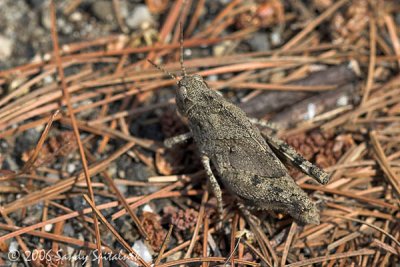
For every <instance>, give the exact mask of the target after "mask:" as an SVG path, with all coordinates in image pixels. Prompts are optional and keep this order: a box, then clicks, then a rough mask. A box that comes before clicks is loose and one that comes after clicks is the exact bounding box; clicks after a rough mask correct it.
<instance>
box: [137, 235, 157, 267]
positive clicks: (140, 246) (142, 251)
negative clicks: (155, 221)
mask: <svg viewBox="0 0 400 267" xmlns="http://www.w3.org/2000/svg"><path fill="white" fill-rule="evenodd" d="M132 248H133V249H134V250H135V251H136V252H137V253H138V254H139V256H140V257H142V259H143V260H144V261H146V262H151V261H153V257H152V256H151V252H150V250H149V248H148V247H147V246H146V244H145V243H143V241H142V240H137V241H136V242H135V243H134V244H133V247H132ZM133 266H138V265H133Z"/></svg>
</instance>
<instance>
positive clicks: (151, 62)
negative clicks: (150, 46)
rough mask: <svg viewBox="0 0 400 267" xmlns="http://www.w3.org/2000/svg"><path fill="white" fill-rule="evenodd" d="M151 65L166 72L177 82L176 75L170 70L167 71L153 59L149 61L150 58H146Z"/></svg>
mask: <svg viewBox="0 0 400 267" xmlns="http://www.w3.org/2000/svg"><path fill="white" fill-rule="evenodd" d="M147 61H148V62H149V63H150V64H151V65H153V66H154V67H156V68H157V69H158V70H160V71H162V72H164V73H165V74H168V75H169V76H170V77H171V78H172V79H174V80H175V81H177V82H178V79H177V78H176V76H175V75H174V74H172V73H171V72H169V71H167V70H166V69H164V68H163V67H162V66H160V65H157V64H156V63H154V62H153V61H151V60H150V59H148V60H147Z"/></svg>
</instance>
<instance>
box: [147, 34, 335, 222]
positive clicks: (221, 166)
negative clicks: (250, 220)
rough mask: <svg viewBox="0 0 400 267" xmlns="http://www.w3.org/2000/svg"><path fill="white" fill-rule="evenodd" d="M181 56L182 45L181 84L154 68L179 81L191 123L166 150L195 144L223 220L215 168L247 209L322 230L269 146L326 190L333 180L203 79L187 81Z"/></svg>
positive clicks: (179, 97)
mask: <svg viewBox="0 0 400 267" xmlns="http://www.w3.org/2000/svg"><path fill="white" fill-rule="evenodd" d="M181 39H182V37H181ZM182 42H183V41H182V40H181V43H182ZM182 50H183V45H182V44H181V71H182V77H180V79H178V78H177V77H176V76H175V75H173V74H171V73H169V72H166V71H165V70H164V69H163V68H162V67H160V66H158V65H156V64H154V63H152V62H150V63H152V64H153V65H154V66H155V67H157V68H158V69H160V70H162V71H164V72H166V73H168V74H169V75H170V76H171V77H172V78H174V79H175V80H176V81H177V85H178V86H177V90H176V104H177V107H178V111H179V112H180V114H181V115H182V116H184V117H186V118H187V119H188V121H189V128H190V133H186V134H183V135H179V136H176V137H173V138H171V139H167V140H166V141H165V144H166V146H167V147H170V146H172V145H174V144H177V143H180V142H183V141H185V140H187V139H189V138H194V141H195V143H196V144H197V146H198V149H199V150H200V154H201V161H202V163H203V166H204V169H205V170H206V173H207V176H208V178H209V182H210V185H211V188H212V191H213V193H214V195H215V197H216V198H217V203H218V212H219V214H220V216H222V213H223V202H222V192H221V187H220V185H219V183H218V181H217V179H216V177H215V175H214V171H213V170H212V168H211V165H213V166H214V168H215V170H216V173H217V174H218V177H219V178H220V180H221V182H222V183H223V184H224V186H225V188H227V189H228V190H229V191H230V193H232V194H233V195H235V196H236V197H237V198H238V199H239V201H240V202H241V203H243V204H244V205H245V206H246V207H249V208H255V209H260V210H276V211H283V212H285V213H289V214H290V215H291V216H292V217H293V218H294V219H295V220H296V221H297V222H298V223H300V224H319V211H318V209H317V207H316V205H315V203H313V202H312V201H311V200H310V198H309V197H308V196H307V194H306V193H305V192H304V191H303V190H302V189H301V188H300V187H299V186H298V185H297V184H296V183H295V182H294V180H293V179H292V177H290V175H289V174H288V171H287V169H286V168H285V166H284V164H283V163H282V162H281V161H280V160H279V158H278V157H277V155H275V154H274V152H273V151H272V149H271V148H270V146H272V147H273V148H274V149H275V150H276V151H279V153H280V154H281V156H284V157H285V158H286V159H288V160H289V161H290V162H292V163H293V164H294V165H295V166H297V167H298V168H299V169H300V170H301V171H303V172H304V173H306V174H308V175H309V176H311V177H312V178H314V179H315V180H316V181H318V182H319V183H321V184H326V183H327V182H328V181H329V177H328V174H327V173H325V172H324V171H322V170H320V169H319V168H318V167H316V166H314V165H313V164H311V163H310V162H308V161H307V160H305V159H304V158H303V157H302V156H301V155H299V154H298V153H297V152H296V151H295V150H294V149H293V148H292V147H290V146H289V145H288V144H286V143H285V142H284V141H282V140H279V139H277V138H275V137H273V136H267V138H266V140H265V139H264V138H263V136H262V135H261V133H260V131H259V129H258V128H257V127H256V126H255V125H254V124H253V122H252V120H251V119H249V118H248V117H247V116H246V114H245V113H244V112H243V111H242V110H241V109H240V108H239V107H237V106H235V105H234V104H232V103H230V102H228V101H227V100H226V99H224V98H223V97H222V96H221V95H220V94H219V93H217V92H215V91H213V90H212V89H210V88H209V87H208V85H207V83H206V82H205V81H204V79H203V78H202V77H201V76H200V75H197V74H193V75H188V74H187V73H186V70H185V67H184V65H183V53H182Z"/></svg>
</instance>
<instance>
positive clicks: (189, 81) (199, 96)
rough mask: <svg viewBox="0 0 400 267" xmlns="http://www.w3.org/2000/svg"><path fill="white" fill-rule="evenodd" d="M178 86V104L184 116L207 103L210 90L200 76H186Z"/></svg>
mask: <svg viewBox="0 0 400 267" xmlns="http://www.w3.org/2000/svg"><path fill="white" fill-rule="evenodd" d="M177 84H178V88H177V90H176V104H177V106H178V110H179V112H180V113H181V114H182V115H184V116H187V114H188V111H189V110H190V109H192V108H193V107H195V106H196V105H200V106H201V104H202V103H205V101H207V91H209V89H208V86H207V84H206V82H205V81H204V79H203V77H201V76H200V75H198V74H193V75H184V76H182V79H181V80H179V82H178V83H177Z"/></svg>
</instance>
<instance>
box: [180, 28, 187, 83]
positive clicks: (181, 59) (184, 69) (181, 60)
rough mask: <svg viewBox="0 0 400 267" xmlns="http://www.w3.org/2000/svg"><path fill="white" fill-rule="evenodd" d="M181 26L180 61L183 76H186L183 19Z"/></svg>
mask: <svg viewBox="0 0 400 267" xmlns="http://www.w3.org/2000/svg"><path fill="white" fill-rule="evenodd" d="M179 27H180V31H181V33H180V36H181V37H180V39H179V45H180V47H181V55H180V60H179V61H180V63H181V70H182V76H183V77H185V76H186V75H187V73H186V68H185V66H184V65H183V25H182V21H181V22H179Z"/></svg>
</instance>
